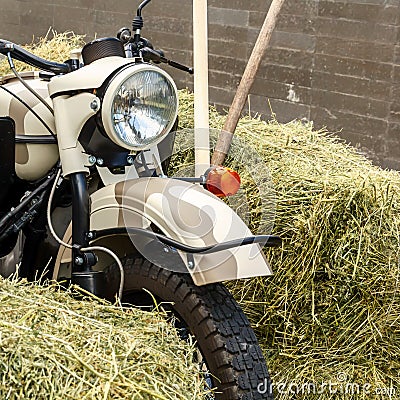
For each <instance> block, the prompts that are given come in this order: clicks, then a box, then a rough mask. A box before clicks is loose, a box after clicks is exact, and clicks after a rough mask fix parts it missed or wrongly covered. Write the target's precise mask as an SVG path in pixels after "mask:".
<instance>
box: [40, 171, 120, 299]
mask: <svg viewBox="0 0 400 400" xmlns="http://www.w3.org/2000/svg"><path fill="white" fill-rule="evenodd" d="M60 176H61V169H60V170H59V171H58V172H57V175H56V179H55V180H54V183H53V186H52V188H51V192H50V196H49V201H48V203H47V224H48V226H49V229H50V233H51V234H52V236H53V237H54V239H55V240H56V241H57V242H58V244H60V245H61V246H64V247H66V248H68V249H72V248H73V246H72V245H70V244H69V243H65V242H64V241H63V240H62V239H60V238H59V237H58V235H57V234H56V232H55V230H54V228H53V224H52V223H51V203H52V202H53V197H54V193H55V191H56V187H57V182H58V180H59V179H60ZM80 250H81V251H82V252H85V251H102V252H103V253H107V254H108V255H109V256H111V257H112V258H113V259H114V260H115V262H116V263H117V265H118V268H119V271H120V275H121V276H120V283H119V290H118V297H119V299H120V300H121V299H122V293H123V290H124V282H125V271H124V267H123V266H122V263H121V260H120V259H119V257H118V256H117V255H116V254H115V253H114V252H113V251H111V250H110V249H107V248H106V247H102V246H91V247H85V248H82V249H80Z"/></svg>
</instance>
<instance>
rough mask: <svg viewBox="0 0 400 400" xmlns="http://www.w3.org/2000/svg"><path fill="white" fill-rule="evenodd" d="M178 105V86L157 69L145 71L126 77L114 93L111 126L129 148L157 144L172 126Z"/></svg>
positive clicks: (145, 147)
mask: <svg viewBox="0 0 400 400" xmlns="http://www.w3.org/2000/svg"><path fill="white" fill-rule="evenodd" d="M177 107H178V98H177V93H176V90H175V87H174V86H173V85H172V83H171V82H170V80H169V79H168V78H167V77H166V76H164V75H163V74H162V73H160V72H158V71H157V70H142V71H138V72H136V73H134V74H133V75H131V76H130V77H129V78H127V79H126V80H125V81H124V82H123V83H122V84H121V85H120V87H119V89H118V90H117V92H116V93H115V96H114V100H113V102H112V106H111V118H112V126H113V129H114V132H115V134H116V135H117V137H118V139H119V140H121V141H122V142H123V143H124V144H125V145H126V146H128V147H129V148H133V149H136V150H143V149H147V148H149V147H151V145H152V144H155V143H158V142H159V141H160V140H162V138H163V137H164V135H166V134H167V133H168V130H169V129H170V128H171V126H172V124H173V122H174V119H175V116H176V112H177Z"/></svg>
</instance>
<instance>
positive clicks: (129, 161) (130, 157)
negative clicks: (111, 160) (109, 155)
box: [126, 156, 135, 165]
mask: <svg viewBox="0 0 400 400" xmlns="http://www.w3.org/2000/svg"><path fill="white" fill-rule="evenodd" d="M126 161H127V163H128V164H129V165H132V164H133V163H134V162H135V159H134V158H133V157H132V156H128V157H127V158H126Z"/></svg>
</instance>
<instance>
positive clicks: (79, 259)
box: [75, 257, 84, 265]
mask: <svg viewBox="0 0 400 400" xmlns="http://www.w3.org/2000/svg"><path fill="white" fill-rule="evenodd" d="M83 263H84V260H83V258H82V257H75V264H76V265H83Z"/></svg>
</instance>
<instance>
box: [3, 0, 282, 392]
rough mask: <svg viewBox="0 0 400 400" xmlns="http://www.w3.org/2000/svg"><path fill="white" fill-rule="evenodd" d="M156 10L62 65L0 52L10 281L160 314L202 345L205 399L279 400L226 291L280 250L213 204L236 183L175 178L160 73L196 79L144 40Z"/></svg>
mask: <svg viewBox="0 0 400 400" xmlns="http://www.w3.org/2000/svg"><path fill="white" fill-rule="evenodd" d="M149 2H150V0H146V1H144V2H143V3H142V4H141V5H140V6H139V9H138V11H137V15H136V17H135V18H134V20H133V30H132V32H133V35H131V31H130V30H129V29H127V28H123V29H121V30H120V31H119V33H118V35H117V38H104V39H99V40H95V41H93V42H91V43H88V44H87V45H86V46H84V47H83V49H82V50H80V51H74V52H72V53H71V58H70V59H69V60H67V61H66V62H65V63H55V62H51V61H47V60H44V59H41V58H38V57H36V56H34V55H33V54H31V53H29V52H27V51H25V50H24V49H22V48H20V47H18V46H17V45H15V44H13V43H11V42H9V41H5V40H1V41H0V53H1V54H2V55H3V56H5V57H7V58H8V61H9V64H10V67H11V69H12V71H13V75H10V76H5V77H3V78H0V184H1V191H0V274H1V275H2V276H4V277H8V276H10V275H11V274H13V273H15V272H16V265H18V266H19V267H18V274H19V276H20V277H24V278H27V279H28V280H34V279H36V278H37V277H38V276H43V274H45V273H46V272H45V271H47V276H48V277H52V278H53V279H57V280H62V281H66V282H68V283H73V284H77V285H80V286H81V287H83V288H85V289H86V290H88V291H90V292H92V293H94V294H95V295H97V296H99V297H103V298H106V299H110V300H113V299H115V297H116V296H119V297H120V299H121V301H122V302H123V303H129V304H135V305H138V306H148V305H152V304H154V299H156V300H157V301H160V302H163V303H164V304H165V307H166V308H169V312H170V313H171V314H173V315H174V317H173V318H171V321H174V323H175V324H176V327H177V330H178V332H179V334H180V335H181V337H182V338H183V339H187V338H189V337H192V338H193V337H194V338H195V341H196V343H197V346H198V349H199V352H198V354H199V360H198V361H199V365H200V367H199V373H202V374H204V376H205V380H206V382H207V385H208V386H209V389H212V391H211V393H210V394H209V395H208V396H209V398H216V399H227V400H234V399H264V398H268V399H270V398H272V394H271V393H270V390H266V385H267V386H268V385H269V384H270V379H269V375H268V371H267V367H266V363H265V360H264V357H263V355H262V352H261V349H260V347H259V345H258V343H257V339H256V337H255V334H254V332H253V330H252V328H251V327H250V325H249V322H248V320H247V318H246V316H245V315H244V314H243V312H242V310H241V308H240V307H239V305H238V304H237V303H236V301H235V300H234V299H233V297H232V296H231V294H230V293H229V292H228V291H227V289H226V288H225V287H224V286H223V284H222V283H221V282H223V281H228V280H234V279H240V278H248V277H254V276H264V275H270V274H271V271H270V269H269V266H268V263H267V261H266V259H265V258H264V256H263V253H262V251H261V246H260V244H262V245H263V246H277V245H279V244H280V239H279V238H278V237H273V236H252V235H251V232H250V231H249V229H248V228H247V226H246V225H245V224H244V222H243V221H242V220H241V219H240V218H239V217H238V216H237V215H236V214H235V213H234V212H233V211H232V209H231V208H229V207H228V206H227V205H226V204H225V203H224V202H223V201H221V200H220V199H219V198H218V196H216V195H215V194H217V195H220V196H221V195H223V194H224V191H226V190H225V189H224V187H223V186H224V184H225V183H226V182H230V184H229V185H228V186H232V185H231V184H232V182H233V185H234V186H235V185H237V179H236V181H235V179H233V178H236V175H235V174H234V173H232V171H229V170H227V169H223V168H221V167H217V168H215V167H214V168H210V169H209V170H208V171H206V172H205V174H204V176H201V177H199V178H179V179H171V178H168V177H167V176H166V175H165V174H166V168H167V163H168V155H169V153H170V152H171V149H172V146H173V139H174V135H173V134H171V132H173V131H175V130H176V127H177V110H178V93H177V88H176V86H175V83H174V82H173V80H172V78H171V77H170V76H169V75H168V74H167V73H166V72H164V71H163V70H162V69H160V68H159V67H158V66H156V65H154V63H157V64H158V63H160V62H164V63H168V64H169V65H171V66H173V67H176V68H179V69H182V70H184V71H187V72H189V73H193V71H192V70H191V69H190V68H187V67H185V66H183V65H180V64H178V63H176V62H173V61H171V60H168V59H167V58H165V56H164V54H163V53H162V52H161V51H156V50H154V49H153V47H152V45H151V43H150V42H149V41H148V40H146V39H144V38H143V37H142V36H141V29H142V27H143V18H142V9H143V8H144V6H145V5H147V4H148V3H149ZM13 60H19V61H22V62H25V63H27V64H29V65H31V66H34V67H36V69H39V70H40V72H30V73H18V72H17V71H16V70H15V67H14V64H13V62H14V61H13ZM232 179H233V180H232ZM224 182H225V183H224ZM229 190H230V189H228V191H229ZM213 193H215V194H213ZM143 289H145V290H143ZM150 293H151V295H150ZM260 388H261V389H262V390H260ZM207 389H208V388H205V390H207Z"/></svg>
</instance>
